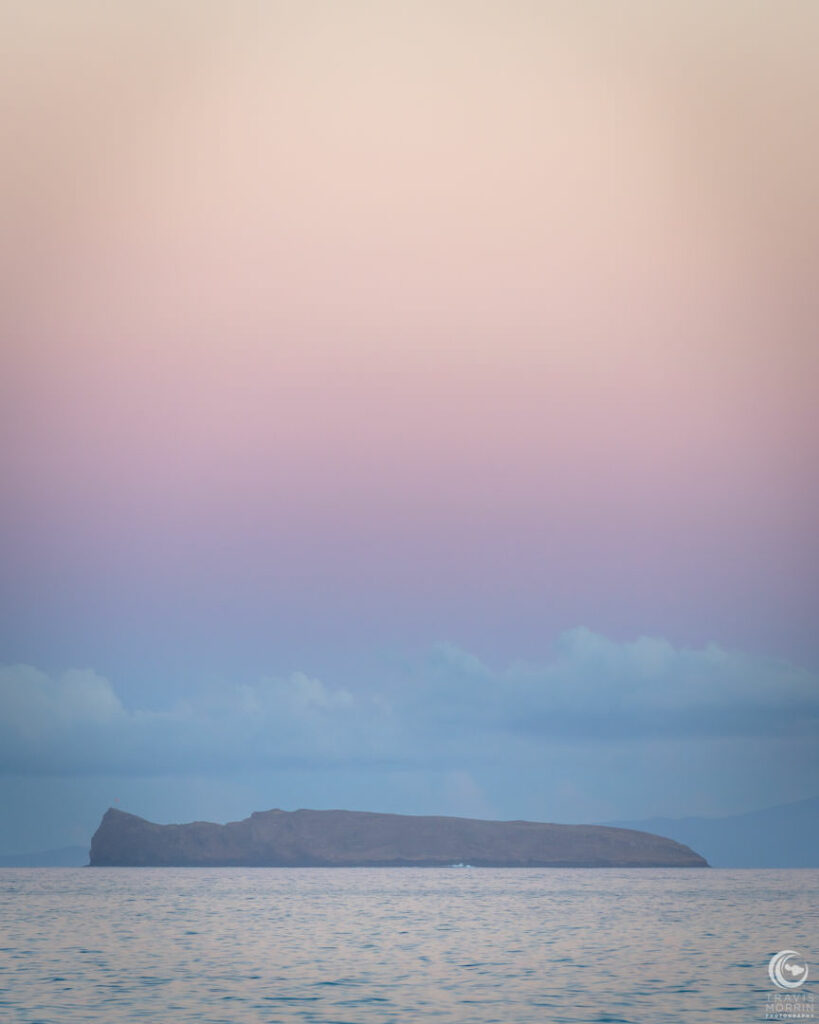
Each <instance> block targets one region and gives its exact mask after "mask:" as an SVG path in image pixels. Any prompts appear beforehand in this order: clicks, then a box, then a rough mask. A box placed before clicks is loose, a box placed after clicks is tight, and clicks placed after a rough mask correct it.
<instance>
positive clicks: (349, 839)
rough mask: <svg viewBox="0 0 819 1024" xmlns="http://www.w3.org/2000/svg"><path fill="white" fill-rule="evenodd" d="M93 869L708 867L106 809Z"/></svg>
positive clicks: (624, 840) (327, 825) (572, 849)
mask: <svg viewBox="0 0 819 1024" xmlns="http://www.w3.org/2000/svg"><path fill="white" fill-rule="evenodd" d="M90 862H91V867H444V866H446V865H450V864H470V865H472V866H474V867H589V868H592V867H646V868H648V867H708V864H707V862H706V860H705V859H704V858H703V857H700V855H699V854H698V853H694V851H693V850H691V849H689V847H687V846H683V845H682V844H681V843H678V842H675V841H674V840H673V839H665V838H663V837H662V836H656V835H652V834H650V833H648V832H637V831H634V830H633V829H624V828H611V827H608V826H605V825H553V824H545V823H542V822H534V821H482V820H477V819H474V818H446V817H420V816H414V815H406V814H376V813H372V812H368V811H309V810H298V811H280V810H278V809H276V810H271V811H255V812H254V813H253V814H251V816H250V817H249V818H245V819H244V820H243V821H232V822H229V823H228V824H227V825H216V824H214V823H212V822H208V821H195V822H191V823H190V824H187V825H157V824H155V823H154V822H151V821H146V820H145V819H144V818H138V817H137V816H136V815H135V814H127V813H126V812H124V811H120V810H117V809H116V808H113V807H111V808H109V809H108V810H107V811H106V812H105V814H104V815H103V818H102V821H101V822H100V826H99V828H98V829H97V831H96V832H95V833H94V836H93V838H92V840H91V854H90Z"/></svg>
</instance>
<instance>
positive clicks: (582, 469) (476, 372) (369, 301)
mask: <svg viewBox="0 0 819 1024" xmlns="http://www.w3.org/2000/svg"><path fill="white" fill-rule="evenodd" d="M112 6H113V7H114V8H116V10H115V11H114V12H113V13H112ZM125 6H126V7H127V5H125ZM69 7H70V8H71V10H70V11H69V10H68V8H69ZM3 18H4V22H8V24H7V25H6V26H5V28H4V30H3V37H4V38H5V39H6V40H7V44H6V45H7V46H8V47H9V50H10V53H9V57H10V62H9V63H10V69H11V84H12V90H11V94H12V97H13V102H12V106H11V109H10V111H9V112H8V115H7V125H6V127H7V128H8V132H7V134H6V147H5V153H4V158H3V163H4V165H5V171H4V174H5V176H6V179H5V184H4V185H3V191H2V201H3V204H4V211H3V212H4V223H5V225H6V227H5V229H4V232H3V238H4V241H3V242H2V250H0V259H2V264H3V266H4V268H5V270H6V273H5V274H4V279H5V281H6V285H7V288H6V295H5V299H4V303H3V307H4V311H5V312H4V321H5V322H4V329H3V335H4V339H5V341H4V349H3V369H2V384H0V387H1V388H2V405H3V417H4V421H5V431H6V435H7V438H8V443H7V444H5V445H4V453H3V467H2V472H3V480H4V492H5V495H6V496H5V498H4V506H5V514H4V526H3V529H2V533H1V534H0V544H1V545H2V559H3V565H4V571H3V575H4V577H5V579H6V585H7V596H6V597H5V598H4V612H5V613H6V614H5V618H6V622H7V627H6V629H7V635H6V636H5V637H4V643H5V645H6V646H7V648H8V652H9V657H10V658H20V659H24V660H31V661H33V662H34V663H43V662H48V663H50V662H54V663H59V664H74V663H76V659H77V658H79V659H80V663H81V664H92V663H93V664H95V665H97V666H99V667H100V668H103V669H105V668H107V667H109V666H120V665H121V664H123V663H125V662H129V663H131V662H133V660H134V659H139V658H144V659H147V661H146V664H152V662H151V660H150V659H151V658H152V657H153V658H156V659H157V660H162V659H163V658H164V659H165V660H166V661H168V662H171V661H173V662H174V663H179V664H185V665H187V664H194V663H197V659H200V660H202V661H203V662H208V660H209V659H211V660H212V659H216V661H217V662H218V661H219V658H220V657H221V658H222V659H223V661H224V663H225V664H227V663H229V662H230V660H231V659H232V658H235V657H236V655H237V651H238V650H240V649H241V650H243V651H245V652H247V651H252V654H249V655H247V657H248V658H249V660H250V662H253V663H254V664H255V661H254V659H256V660H257V661H259V663H261V662H262V661H264V660H265V659H267V660H268V661H269V660H270V659H275V658H276V657H280V658H282V659H284V661H285V662H286V663H288V664H289V662H290V659H291V658H293V659H295V658H297V657H301V656H302V652H303V651H305V650H310V649H311V647H320V648H322V649H325V650H331V651H332V650H336V649H340V648H341V647H343V646H345V645H352V646H354V647H355V646H356V645H357V646H359V647H361V648H362V649H363V648H366V647H367V646H369V645H381V644H388V645H389V644H398V645H400V644H402V643H406V644H423V643H427V642H433V641H436V640H440V639H445V640H453V641H458V642H464V643H467V644H471V645H472V647H473V648H477V649H478V650H481V651H483V652H484V653H486V654H487V655H488V656H493V655H495V656H502V657H515V656H517V655H524V654H526V653H532V652H537V651H539V650H542V649H545V648H546V647H548V645H549V644H550V643H551V642H552V640H553V638H554V636H555V635H556V634H557V633H558V632H559V631H560V630H562V629H566V628H568V627H571V626H575V625H579V624H582V625H587V626H589V627H591V628H593V629H599V630H602V631H604V632H608V633H609V634H611V635H615V636H624V637H630V636H635V635H638V634H640V633H643V632H656V633H658V634H661V635H664V636H667V637H669V638H670V639H672V640H674V641H678V642H681V643H687V642H696V643H706V642H708V641H710V640H716V641H718V642H720V643H724V644H726V645H728V646H737V647H743V648H745V649H750V650H761V651H765V652H770V653H774V654H783V655H786V656H793V657H796V658H797V659H798V658H802V659H815V658H816V656H817V654H819V651H817V648H816V643H815V641H816V635H815V633H816V631H815V608H816V607H817V603H818V602H819V586H818V585H817V582H818V579H817V577H818V576H819V572H818V570H819V566H817V536H816V520H817V498H818V497H819V493H818V492H819V487H817V483H818V482H819V481H818V480H817V466H819V450H817V449H819V429H817V428H819V423H817V413H816V408H817V397H819V396H817V391H819V358H817V344H816V313H817V308H816V307H817V302H816V294H815V280H814V277H815V275H814V274H813V272H812V269H811V268H813V270H815V263H812V262H811V261H812V260H815V258H816V255H817V248H816V242H817V234H818V232H817V201H816V190H815V182H816V181H817V180H819V159H818V156H819V154H818V152H817V142H816V140H817V134H816V131H815V111H816V109H817V106H816V102H817V99H818V98H819V89H818V88H817V87H818V86H819V71H817V69H816V62H815V52H816V48H815V44H816V40H817V20H818V19H819V9H818V8H817V6H816V5H814V4H811V3H804V4H799V3H785V4H783V5H778V4H767V5H766V4H761V5H756V4H751V3H746V2H742V3H739V2H737V3H733V2H728V3H723V4H721V5H718V10H717V11H716V12H715V10H714V7H713V5H712V4H705V3H686V4H682V3H680V4H663V5H655V4H648V3H646V4H643V3H636V2H633V3H626V4H622V5H621V4H617V5H615V4H612V5H604V4H601V5H597V4H587V3H573V4H562V3H529V2H524V0H513V2H510V3H502V4H501V3H480V2H478V3H451V2H450V3H447V2H444V3H440V2H436V3H431V2H430V3H427V2H420V3H415V4H397V3H374V2H373V3H363V2H358V0H355V2H345V3H330V2H326V3H309V2H307V3H303V2H299V3H295V2H294V3H284V2H271V3H266V4H261V5H256V4H251V3H238V4H225V5H218V4H217V5H209V4H184V3H170V4H162V5H156V6H154V5H151V4H146V5H132V6H131V9H130V11H128V12H127V13H125V9H124V8H123V7H121V6H120V5H108V4H96V3H91V2H88V0H83V2H80V3H78V4H72V5H57V4H55V5H53V6H51V5H49V4H45V5H30V4H22V3H21V4H15V3H13V4H10V5H6V10H5V13H4V15H3ZM95 645H98V646H95ZM157 650H159V651H160V653H159V654H158V653H156V651H157ZM95 652H97V653H95ZM191 652H195V653H191ZM282 652H284V653H282ZM328 657H329V655H328ZM134 671H135V670H134Z"/></svg>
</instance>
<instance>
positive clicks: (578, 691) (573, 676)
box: [0, 628, 819, 776]
mask: <svg viewBox="0 0 819 1024" xmlns="http://www.w3.org/2000/svg"><path fill="white" fill-rule="evenodd" d="M817 737H819V679H817V676H816V675H815V674H814V673H811V672H809V671H808V670H807V669H804V668H800V667H799V666H796V665H792V664H789V663H786V662H783V661H777V660H774V659H765V658H759V657H754V656H751V655H748V654H743V653H741V652H732V651H726V650H724V649H722V648H720V647H717V646H713V645H712V646H709V647H706V648H702V649H697V650H688V649H680V648H675V647H674V646H673V645H672V644H670V643H669V642H668V641H666V640H663V639H659V638H650V637H641V638H640V639H638V640H635V641H633V642H629V643H618V642H615V641H612V640H610V639H607V638H606V637H603V636H600V635H598V634H595V633H593V632H591V631H590V630H588V629H585V628H579V629H575V630H571V631H569V632H567V633H565V634H564V635H563V636H562V637H561V638H560V641H559V643H558V644H557V645H556V649H555V651H554V654H553V657H552V658H551V659H550V660H549V661H548V662H546V663H544V664H529V663H524V662H515V663H513V664H510V665H509V666H507V667H505V668H503V669H500V670H496V669H492V668H490V667H489V666H487V665H486V664H484V663H483V662H482V661H481V660H480V659H479V658H477V657H476V656H475V655H473V654H471V653H469V652H466V651H463V650H461V649H459V648H457V647H454V646H452V645H448V644H442V645H438V646H437V647H435V648H433V649H432V650H431V651H430V652H428V654H427V655H426V656H425V657H423V658H421V659H418V660H416V661H415V662H413V663H411V664H408V665H407V664H405V665H404V666H403V667H402V668H401V670H400V671H395V670H393V671H391V672H390V673H387V674H385V680H384V682H383V684H382V685H381V686H380V687H377V688H372V687H369V688H365V687H357V686H355V685H352V684H349V683H348V684H347V685H345V686H339V685H334V684H333V683H332V682H327V681H322V680H318V679H315V678H312V677H311V676H309V675H307V674H305V673H302V672H295V673H293V674H291V675H288V676H282V677H270V678H265V679H262V680H259V681H258V682H256V683H254V684H252V685H251V684H246V683H242V684H236V685H230V686H225V687H223V688H222V689H221V690H219V691H218V692H215V693H214V692H209V693H207V694H204V695H202V696H201V697H198V698H197V699H195V700H187V701H184V702H179V703H176V704H172V705H169V706H168V707H166V708H163V709H161V710H155V709H140V708H136V707H127V706H126V705H125V704H124V702H123V701H122V700H121V699H120V697H119V696H118V694H117V692H116V690H115V688H114V686H113V685H112V683H111V682H110V681H109V680H107V679H105V678H104V677H102V676H100V675H98V674H97V673H95V672H93V671H91V670H77V669H72V670H71V671H68V672H65V673H63V674H61V675H56V676H55V675H49V674H47V673H44V672H41V671H39V670H38V669H36V668H32V667H30V666H26V665H18V666H8V667H5V668H2V669H0V771H3V772H4V773H6V774H17V775H25V774H31V775H50V774H61V775H72V774H73V775H97V774H109V775H110V774H123V775H140V776H146V775H151V774H157V775H158V774H173V773H196V772H200V773H201V772H214V773H230V772H234V771H247V770H254V769H256V768H258V767H262V766H267V767H270V768H278V769H292V768H297V769H298V768H307V769H310V770H321V769H333V768H339V767H343V768H347V769H356V768H364V769H379V768H380V769H382V770H405V769H420V768H423V769H433V770H439V769H440V770H446V769H447V767H457V766H460V765H464V766H467V767H468V766H469V765H470V764H478V763H481V764H491V763H498V764H500V763H505V764H508V763H509V762H510V761H513V760H515V759H520V758H524V759H526V760H527V761H528V762H529V763H532V761H533V759H534V761H535V762H536V761H537V758H538V754H539V752H542V753H543V754H546V753H547V752H548V751H549V750H550V749H553V748H555V747H557V746H560V745H565V744H579V745H585V746H600V745H605V744H623V743H641V744H653V743H656V741H658V740H663V739H665V740H673V741H675V742H682V743H685V742H686V741H697V742H701V741H703V740H705V739H709V738H710V739H713V740H717V741H723V740H726V739H733V740H753V739H754V738H759V739H764V738H768V739H773V740H776V741H779V742H785V743H787V742H796V743H798V744H800V745H801V744H804V743H805V742H806V741H808V742H809V741H810V740H811V738H817Z"/></svg>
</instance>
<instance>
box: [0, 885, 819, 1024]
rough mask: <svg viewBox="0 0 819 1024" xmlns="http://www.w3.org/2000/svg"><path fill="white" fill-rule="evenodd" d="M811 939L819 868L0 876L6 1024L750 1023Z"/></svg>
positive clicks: (804, 991) (814, 946)
mask: <svg viewBox="0 0 819 1024" xmlns="http://www.w3.org/2000/svg"><path fill="white" fill-rule="evenodd" d="M817 940H819V870H782V871H780V870H768V871H759V870H744V871H739V870H737V871H729V870H706V869H699V870H698V869H660V870H647V869H631V870H613V869H606V870H589V869H578V870H569V869H551V870H540V869H530V870H511V869H477V868H468V867H464V868H446V869H414V868H397V869H396V868H348V869H339V868H335V869H333V868H330V869H328V868H312V869H279V868H255V869H243V868H221V869H214V870H210V869H197V868H164V869H163V868H143V869H139V868H109V869H101V868H94V869H92V868H41V869H26V868H6V869H0V1021H2V1022H3V1024H5V1022H7V1021H8V1022H14V1024H16V1022H31V1024H34V1022H40V1024H75V1022H82V1021H93V1022H99V1024H120V1022H131V1021H156V1022H162V1024H177V1022H191V1024H193V1022H196V1024H217V1022H218V1024H228V1022H230V1024H244V1022H248V1024H250V1022H253V1024H266V1022H271V1024H272V1022H279V1021H281V1022H290V1021H304V1022H315V1024H341V1022H349V1024H370V1022H372V1024H383V1022H388V1021H396V1022H398V1021H400V1022H401V1024H412V1022H416V1021H419V1022H425V1021H436V1022H453V1024H455V1022H457V1024H469V1022H475V1024H490V1022H497V1024H529V1022H532V1024H535V1022H536V1024H560V1022H572V1024H575V1022H583V1024H589V1022H603V1021H608V1022H615V1021H621V1022H633V1024H638V1022H639V1024H663V1022H666V1021H667V1022H674V1024H680V1022H691V1024H717V1022H721V1021H726V1022H729V1021H736V1022H738V1024H739V1022H742V1024H747V1022H750V1021H758V1020H765V1019H766V1015H768V1014H770V1013H771V1012H787V1008H788V1007H790V1008H791V1009H793V1007H794V1006H795V1005H796V1003H795V1000H796V998H797V996H798V998H799V1000H800V1002H799V1006H802V1007H805V1006H808V1005H809V1002H810V999H811V998H812V996H811V989H812V986H813V985H814V984H815V980H814V979H813V978H809V980H808V981H807V983H806V984H805V985H804V986H803V987H802V988H801V989H800V990H799V991H798V993H797V994H796V995H792V994H787V993H781V992H779V993H778V990H777V989H776V988H775V987H774V985H773V983H772V982H771V980H770V979H769V977H768V973H767V967H768V962H769V960H770V958H771V957H772V956H773V955H774V954H775V953H776V952H777V951H779V950H784V949H790V950H796V951H798V952H799V953H800V954H801V955H802V956H803V957H804V958H805V959H806V961H807V963H808V965H810V964H811V962H812V963H813V964H814V965H815V967H814V968H813V969H814V974H815V975H816V976H819V942H818V941H817ZM809 969H810V966H809ZM777 993H778V994H777ZM786 995H787V996H788V998H787V999H786V998H785V996H786ZM777 1000H778V1002H777ZM777 1007H778V1008H779V1009H778V1011H777V1009H776V1008H777ZM817 1013H819V1011H817ZM769 1019H770V1018H769ZM780 1019H782V1018H780ZM802 1019H803V1020H804V1019H807V1018H804V1017H803V1018H802ZM816 1019H817V1020H819V1016H817V1018H816Z"/></svg>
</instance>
